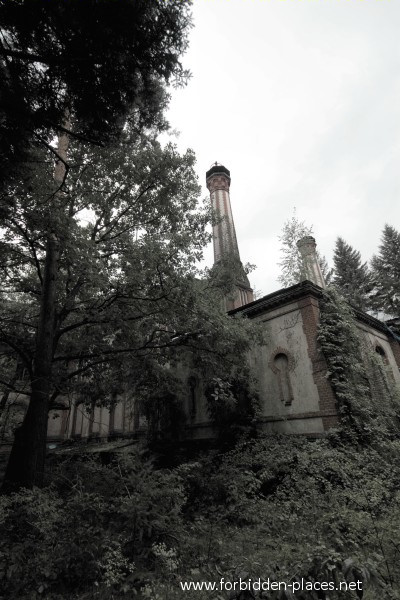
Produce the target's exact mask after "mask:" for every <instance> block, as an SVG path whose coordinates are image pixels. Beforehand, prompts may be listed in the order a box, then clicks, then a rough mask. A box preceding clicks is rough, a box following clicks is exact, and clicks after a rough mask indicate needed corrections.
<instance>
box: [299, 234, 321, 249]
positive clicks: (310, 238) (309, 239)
mask: <svg viewBox="0 0 400 600" xmlns="http://www.w3.org/2000/svg"><path fill="white" fill-rule="evenodd" d="M307 244H313V245H314V246H316V245H317V242H316V241H315V238H313V236H312V235H306V236H304V237H302V238H301V239H299V240H298V241H297V247H298V248H300V247H301V246H307Z"/></svg>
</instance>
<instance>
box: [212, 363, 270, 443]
mask: <svg viewBox="0 0 400 600" xmlns="http://www.w3.org/2000/svg"><path fill="white" fill-rule="evenodd" d="M206 399H207V408H208V413H209V415H210V418H211V422H212V423H213V425H214V427H215V428H216V430H217V432H218V436H219V441H220V442H223V443H226V444H228V445H233V444H235V442H236V441H237V439H238V437H241V436H243V435H244V434H245V433H247V434H250V433H251V432H252V431H253V433H254V431H255V427H256V419H257V415H258V413H259V397H258V394H257V391H256V387H255V382H254V381H252V380H251V377H250V374H249V372H248V368H246V366H245V365H244V366H243V368H242V370H241V372H240V371H239V370H237V372H236V376H231V377H230V378H229V379H225V380H222V379H221V378H219V377H214V378H213V379H212V380H211V381H210V383H209V385H208V387H207V390H206Z"/></svg>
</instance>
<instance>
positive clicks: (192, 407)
mask: <svg viewBox="0 0 400 600" xmlns="http://www.w3.org/2000/svg"><path fill="white" fill-rule="evenodd" d="M188 386H189V415H190V418H191V419H192V420H193V419H194V418H195V417H196V413H197V380H196V378H195V377H189V380H188Z"/></svg>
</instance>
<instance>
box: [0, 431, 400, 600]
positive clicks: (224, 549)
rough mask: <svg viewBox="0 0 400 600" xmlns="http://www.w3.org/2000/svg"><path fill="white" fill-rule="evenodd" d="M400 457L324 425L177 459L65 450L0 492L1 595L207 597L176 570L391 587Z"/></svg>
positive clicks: (383, 593)
mask: <svg viewBox="0 0 400 600" xmlns="http://www.w3.org/2000/svg"><path fill="white" fill-rule="evenodd" d="M399 456H400V447H399V443H398V442H396V441H392V440H389V441H387V440H386V441H385V440H382V446H381V447H380V448H378V447H375V448H372V447H370V446H360V447H358V448H357V450H356V449H355V448H354V446H351V445H345V444H343V443H342V441H341V438H340V437H339V436H337V435H332V436H331V437H329V438H326V439H319V440H314V441H312V440H307V439H305V438H302V437H285V436H262V437H260V438H258V439H255V440H250V441H249V440H246V441H243V442H242V443H238V444H237V446H236V448H235V449H234V450H231V451H229V452H225V453H217V452H216V451H214V452H210V453H208V454H206V455H205V456H203V457H201V458H199V459H198V460H197V461H196V462H192V463H185V464H181V465H180V466H179V467H177V468H175V469H174V470H166V469H162V470H160V469H156V468H155V467H154V466H153V463H152V461H151V460H150V459H149V458H148V457H147V454H145V453H144V452H140V451H138V450H134V451H132V452H130V453H128V454H126V455H120V456H118V457H115V458H114V459H113V460H111V462H110V463H109V464H108V465H101V464H100V463H99V462H95V461H94V460H84V459H83V457H82V458H81V459H80V460H78V461H71V460H68V461H66V460H64V461H62V462H61V463H60V464H59V465H58V467H57V468H56V469H54V468H53V471H52V481H51V483H50V484H49V486H48V487H47V488H45V489H43V490H38V489H34V490H33V491H24V492H20V493H18V494H14V495H12V496H9V497H2V498H1V499H0V524H1V525H0V530H1V531H0V585H1V588H0V589H1V594H0V596H1V597H2V598H4V599H5V598H7V600H8V599H17V598H18V599H21V600H27V599H28V598H29V599H31V598H33V599H37V598H46V599H51V600H53V599H54V600H57V599H61V598H71V600H72V599H81V600H86V599H89V598H99V599H103V598H104V599H105V598H107V599H112V598H115V599H117V598H118V599H119V598H124V597H132V596H133V595H135V596H137V597H142V598H151V599H152V600H164V599H165V600H166V599H168V600H174V599H178V598H185V599H189V600H192V598H193V599H194V598H196V599H197V600H206V599H210V598H214V596H213V595H212V594H210V592H205V591H203V592H199V591H197V592H194V591H192V592H184V591H182V590H181V588H180V583H179V582H180V581H181V580H184V581H189V580H199V581H201V580H206V581H219V580H220V578H221V577H224V578H225V580H228V581H229V580H237V579H238V578H239V577H242V578H243V577H244V576H245V578H247V579H248V578H250V577H251V578H252V579H253V580H255V579H258V578H261V579H264V580H265V579H267V578H268V577H269V578H270V579H271V580H278V581H279V580H280V581H287V582H293V581H296V580H298V579H301V577H303V578H304V580H306V581H308V582H312V581H327V582H332V581H333V582H335V581H348V582H351V581H354V580H358V579H359V580H361V581H362V582H363V586H364V588H365V589H364V591H363V595H362V596H359V597H363V598H364V600H365V599H368V600H375V599H376V598H377V597H379V598H382V599H385V600H389V599H390V600H393V599H395V598H399V596H398V595H397V594H398V591H397V590H398V588H399V583H400V569H399V567H398V563H399V560H398V559H399V552H400V506H399V500H400V495H399V488H398V481H399V479H400V466H399V465H400V461H399ZM233 597H237V598H239V596H238V595H237V596H232V594H231V592H229V591H223V590H222V591H221V590H220V591H219V593H218V594H217V595H216V596H215V598H218V599H219V600H227V599H228V598H233ZM254 597H255V598H262V597H264V598H270V599H273V598H276V599H278V598H279V599H280V600H283V599H287V598H300V599H303V600H314V599H315V598H322V599H323V598H325V599H326V600H328V598H329V600H339V599H345V598H355V597H356V596H354V593H353V595H351V594H347V595H346V594H345V593H343V592H341V593H340V592H334V594H333V595H332V594H331V595H330V596H323V595H321V594H320V595H319V596H317V595H316V593H315V592H306V591H304V592H302V595H296V596H290V595H284V592H283V591H281V592H279V593H278V592H276V593H275V592H274V593H272V594H269V595H264V596H262V595H260V593H259V592H254Z"/></svg>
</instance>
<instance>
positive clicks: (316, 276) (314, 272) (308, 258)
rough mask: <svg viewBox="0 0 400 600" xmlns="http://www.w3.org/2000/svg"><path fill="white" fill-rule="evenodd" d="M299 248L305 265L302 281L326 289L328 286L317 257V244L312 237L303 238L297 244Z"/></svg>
mask: <svg viewBox="0 0 400 600" xmlns="http://www.w3.org/2000/svg"><path fill="white" fill-rule="evenodd" d="M297 247H298V249H299V251H300V254H301V260H302V264H303V268H302V280H305V279H307V280H308V281H311V282H312V283H315V285H318V286H319V287H321V288H325V287H326V284H325V281H324V276H323V275H322V271H321V266H320V264H319V260H318V256H317V244H316V242H315V239H314V238H313V237H312V236H311V235H307V236H306V237H303V238H301V240H299V241H298V242H297Z"/></svg>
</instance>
